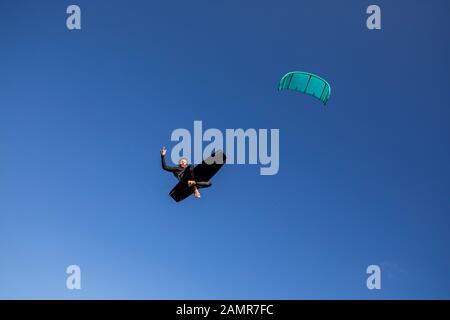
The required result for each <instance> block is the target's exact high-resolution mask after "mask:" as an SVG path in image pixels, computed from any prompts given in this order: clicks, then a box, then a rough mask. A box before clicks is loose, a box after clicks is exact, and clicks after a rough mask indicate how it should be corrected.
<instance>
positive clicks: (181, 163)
mask: <svg viewBox="0 0 450 320" xmlns="http://www.w3.org/2000/svg"><path fill="white" fill-rule="evenodd" d="M178 165H179V166H180V168H183V169H184V168H186V167H187V166H188V161H187V159H186V158H181V159H180V161H178Z"/></svg>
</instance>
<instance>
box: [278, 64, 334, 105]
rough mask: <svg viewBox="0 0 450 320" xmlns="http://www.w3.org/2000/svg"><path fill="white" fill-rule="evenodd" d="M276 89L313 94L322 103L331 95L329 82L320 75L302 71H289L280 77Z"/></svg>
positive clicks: (325, 102)
mask: <svg viewBox="0 0 450 320" xmlns="http://www.w3.org/2000/svg"><path fill="white" fill-rule="evenodd" d="M278 90H292V91H298V92H301V93H305V94H307V95H310V96H313V97H315V98H317V99H319V100H320V101H322V103H323V104H324V105H326V104H327V102H328V99H330V95H331V87H330V84H329V83H328V82H327V81H325V80H324V79H322V78H321V77H319V76H317V75H315V74H312V73H309V72H303V71H293V72H289V73H287V74H285V75H284V77H283V78H281V80H280V83H279V84H278Z"/></svg>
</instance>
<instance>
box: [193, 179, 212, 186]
mask: <svg viewBox="0 0 450 320" xmlns="http://www.w3.org/2000/svg"><path fill="white" fill-rule="evenodd" d="M195 184H196V185H198V186H201V187H210V186H211V185H212V182H211V180H210V181H196V183H195Z"/></svg>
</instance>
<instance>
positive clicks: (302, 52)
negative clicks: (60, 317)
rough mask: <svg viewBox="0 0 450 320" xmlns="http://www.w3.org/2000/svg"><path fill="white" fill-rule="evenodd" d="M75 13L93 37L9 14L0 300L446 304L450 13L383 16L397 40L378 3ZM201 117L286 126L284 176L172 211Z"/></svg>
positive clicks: (1, 150) (44, 13) (228, 172)
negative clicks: (376, 283)
mask: <svg viewBox="0 0 450 320" xmlns="http://www.w3.org/2000/svg"><path fill="white" fill-rule="evenodd" d="M73 3H76V4H78V5H79V6H80V7H81V10H82V30H80V31H69V30H67V28H66V25H65V20H66V17H67V15H66V13H65V11H66V8H67V6H68V5H70V4H72V2H68V1H3V0H1V1H0V39H1V48H2V49H1V50H0V155H1V156H0V252H1V255H0V257H1V258H0V298H25V299H32V298H37V299H46V298H60V299H80V298H81V299H105V298H111V299H175V298H176V299H247V298H248V299H250V298H253V299H263V298H269V299H270V298H272V299H323V298H327V299H380V298H387V299H411V298H424V299H431V298H438V299H448V298H450V294H449V292H450V290H449V288H450V276H449V272H450V271H449V270H450V253H449V252H450V251H449V250H448V245H449V243H450V234H449V233H448V230H449V224H450V217H449V213H450V200H449V199H450V197H449V190H450V179H449V178H450V170H449V165H448V164H449V163H450V153H449V148H448V146H449V139H450V127H449V120H450V109H449V103H448V101H449V99H450V91H449V90H448V86H449V84H450V83H449V82H450V81H449V77H448V74H449V71H450V70H449V69H450V68H449V62H448V57H449V56H450V46H449V42H448V30H450V28H449V24H450V22H449V20H448V13H449V11H450V6H449V4H448V1H445V0H433V1H431V2H424V1H395V2H393V1H376V2H374V3H376V4H378V5H379V6H380V7H381V10H382V30H381V31H369V30H368V29H367V28H366V26H365V22H366V18H367V14H366V13H365V11H366V8H367V6H368V5H370V4H373V3H372V2H369V1H356V0H352V1H346V3H345V6H344V5H342V4H340V3H338V2H336V1H325V0H317V1H298V0H297V1H286V0H283V1H250V0H248V1H238V0H231V1H206V0H196V1H188V2H187V1H170V2H167V1H131V2H130V1H108V2H106V1H83V0H79V1H75V2H73ZM292 70H304V71H309V72H313V73H316V74H319V75H321V76H322V77H324V78H325V79H327V80H328V81H329V82H330V84H331V86H332V96H331V99H330V101H329V103H328V108H327V110H325V109H324V108H323V107H322V106H321V104H320V102H319V101H317V100H315V99H313V98H311V97H308V96H305V95H301V94H295V93H292V92H282V93H279V92H277V90H276V88H277V83H278V80H279V79H280V78H281V76H283V75H284V74H285V73H286V72H288V71H292ZM194 120H202V121H203V126H204V127H205V128H219V129H221V130H225V129H226V128H244V129H247V128H267V129H271V128H279V129H280V171H279V173H278V174H277V175H275V176H261V175H259V167H258V166H254V165H253V166H251V165H240V166H237V165H234V166H226V167H224V168H223V169H222V170H221V172H219V174H218V175H217V176H216V177H215V178H214V180H213V182H214V185H213V187H212V188H211V189H208V190H205V191H204V192H203V198H202V199H201V200H200V201H196V200H195V199H193V198H189V199H187V200H186V201H184V202H182V203H178V204H177V203H174V202H173V201H172V199H171V198H170V197H168V195H167V193H168V191H169V190H170V189H171V188H172V187H173V185H174V184H175V183H176V181H175V179H174V177H173V176H171V175H170V174H168V173H166V172H164V171H162V170H161V168H160V162H159V148H160V147H161V146H162V145H166V146H167V147H168V148H170V147H172V146H173V143H171V142H170V135H171V133H172V131H173V130H174V129H176V128H187V129H189V130H192V129H193V122H194ZM71 264H77V265H79V266H80V267H81V270H82V290H80V291H69V290H67V289H66V287H65V282H66V276H67V275H66V274H65V269H66V267H67V266H68V265H71ZM371 264H377V265H380V266H381V269H382V289H381V290H378V291H377V290H373V291H370V290H368V289H367V288H366V278H367V275H366V273H365V271H366V268H367V266H368V265H371Z"/></svg>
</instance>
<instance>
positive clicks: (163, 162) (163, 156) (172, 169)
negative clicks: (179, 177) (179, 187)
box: [160, 147, 176, 172]
mask: <svg viewBox="0 0 450 320" xmlns="http://www.w3.org/2000/svg"><path fill="white" fill-rule="evenodd" d="M160 153H161V166H162V168H163V170H166V171H169V172H175V170H176V168H175V167H170V166H168V165H167V164H166V148H164V147H162V149H161V151H160Z"/></svg>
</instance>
